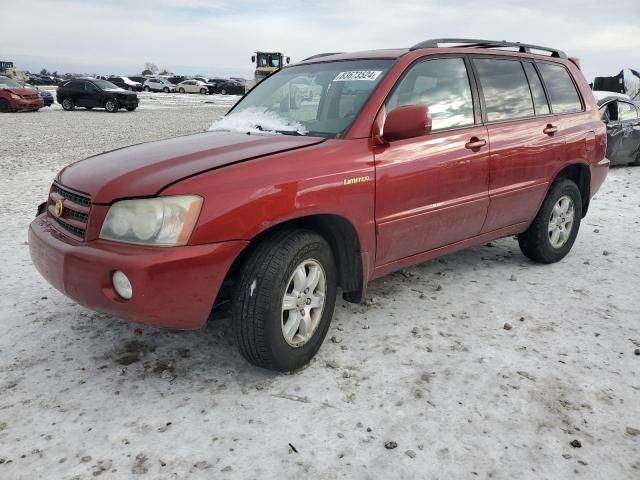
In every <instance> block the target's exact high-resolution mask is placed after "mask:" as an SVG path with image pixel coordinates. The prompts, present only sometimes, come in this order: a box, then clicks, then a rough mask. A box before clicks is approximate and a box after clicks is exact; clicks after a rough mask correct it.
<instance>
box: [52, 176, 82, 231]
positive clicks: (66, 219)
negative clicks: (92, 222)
mask: <svg viewBox="0 0 640 480" xmlns="http://www.w3.org/2000/svg"><path fill="white" fill-rule="evenodd" d="M58 201H61V202H62V207H63V208H62V214H61V215H59V216H58V215H56V204H57V203H58ZM90 210H91V199H90V198H89V197H88V196H87V195H84V194H82V193H78V192H74V191H71V190H69V189H67V188H65V187H62V186H61V185H58V184H57V183H54V184H53V187H52V189H51V193H50V194H49V201H48V202H47V211H48V212H49V217H50V218H51V219H52V220H53V225H54V227H55V228H56V229H57V230H59V231H61V232H63V233H66V234H68V235H70V236H72V237H74V238H75V239H76V240H81V241H83V240H84V238H85V233H86V231H87V222H88V221H89V211H90Z"/></svg>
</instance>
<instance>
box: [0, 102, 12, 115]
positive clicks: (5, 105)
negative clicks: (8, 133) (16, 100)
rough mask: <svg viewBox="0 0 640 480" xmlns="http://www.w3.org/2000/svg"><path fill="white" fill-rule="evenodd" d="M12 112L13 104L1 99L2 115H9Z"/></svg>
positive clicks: (0, 108)
mask: <svg viewBox="0 0 640 480" xmlns="http://www.w3.org/2000/svg"><path fill="white" fill-rule="evenodd" d="M10 111H11V104H10V103H9V102H7V101H6V100H5V99H4V98H0V113H9V112H10Z"/></svg>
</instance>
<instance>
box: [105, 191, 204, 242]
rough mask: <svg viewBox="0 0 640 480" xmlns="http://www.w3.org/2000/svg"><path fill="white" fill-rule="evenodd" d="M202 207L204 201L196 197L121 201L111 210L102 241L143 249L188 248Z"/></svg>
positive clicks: (108, 213)
mask: <svg viewBox="0 0 640 480" xmlns="http://www.w3.org/2000/svg"><path fill="white" fill-rule="evenodd" d="M201 207H202V198H201V197H198V196H196V195H183V196H176V197H158V198H142V199H139V200H122V201H120V202H116V203H114V204H113V205H112V206H111V207H110V208H109V212H107V217H106V218H105V219H104V223H103V224H102V230H101V231H100V238H102V239H103V240H113V241H115V242H125V243H139V244H143V245H161V246H174V245H185V244H186V243H187V242H188V241H189V237H190V236H191V232H192V231H193V227H194V226H195V225H196V221H197V220H198V215H199V214H200V208H201Z"/></svg>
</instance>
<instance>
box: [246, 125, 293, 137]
mask: <svg viewBox="0 0 640 480" xmlns="http://www.w3.org/2000/svg"><path fill="white" fill-rule="evenodd" d="M256 130H260V131H261V132H275V133H281V134H282V135H293V136H295V137H301V136H302V134H301V133H300V132H298V131H297V130H269V129H267V128H263V127H262V125H256Z"/></svg>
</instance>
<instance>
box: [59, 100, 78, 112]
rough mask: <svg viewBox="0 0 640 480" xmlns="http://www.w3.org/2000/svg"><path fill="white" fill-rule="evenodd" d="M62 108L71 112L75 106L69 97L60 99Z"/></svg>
mask: <svg viewBox="0 0 640 480" xmlns="http://www.w3.org/2000/svg"><path fill="white" fill-rule="evenodd" d="M62 108H63V109H65V110H67V111H71V110H73V109H75V108H76V105H75V103H73V100H71V99H70V98H69V97H65V98H63V99H62Z"/></svg>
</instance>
